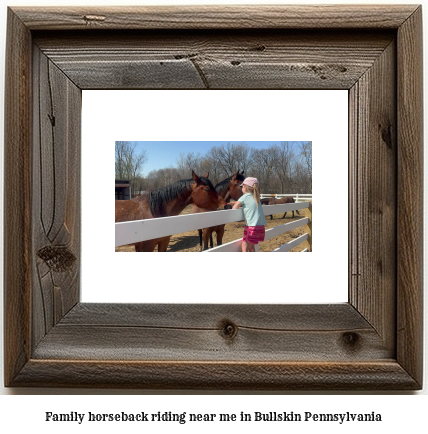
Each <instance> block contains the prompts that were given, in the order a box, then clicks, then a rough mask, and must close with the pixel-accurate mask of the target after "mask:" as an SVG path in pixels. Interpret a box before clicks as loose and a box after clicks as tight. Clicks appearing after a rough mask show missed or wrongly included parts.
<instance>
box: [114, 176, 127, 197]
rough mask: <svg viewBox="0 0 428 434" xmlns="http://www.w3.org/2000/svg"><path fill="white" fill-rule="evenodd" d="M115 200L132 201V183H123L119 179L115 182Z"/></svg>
mask: <svg viewBox="0 0 428 434" xmlns="http://www.w3.org/2000/svg"><path fill="white" fill-rule="evenodd" d="M115 199H116V200H129V199H131V181H122V180H118V179H116V180H115Z"/></svg>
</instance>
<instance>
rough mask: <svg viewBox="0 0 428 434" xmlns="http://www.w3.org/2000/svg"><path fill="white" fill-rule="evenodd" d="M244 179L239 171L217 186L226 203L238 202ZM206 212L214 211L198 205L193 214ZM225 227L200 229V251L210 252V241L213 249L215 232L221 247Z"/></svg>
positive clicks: (193, 209) (194, 206)
mask: <svg viewBox="0 0 428 434" xmlns="http://www.w3.org/2000/svg"><path fill="white" fill-rule="evenodd" d="M244 179H245V176H244V171H242V172H239V170H238V171H237V172H236V173H235V174H234V175H232V176H229V177H228V178H226V179H223V181H221V182H219V183H218V184H217V185H216V186H215V189H216V192H217V193H218V194H219V195H220V196H221V197H222V198H224V200H225V202H226V203H227V202H228V201H229V200H231V199H233V200H238V199H239V198H240V197H241V196H242V188H241V184H242V182H243V181H244ZM225 208H227V207H225ZM206 211H214V210H210V209H203V208H199V207H197V206H196V205H193V208H192V213H200V212H206ZM224 227H225V225H217V226H211V227H209V228H204V229H198V233H199V246H200V251H202V250H208V239H209V240H210V248H211V249H212V248H213V246H214V243H213V236H212V234H213V232H216V234H217V245H218V246H221V245H222V241H223V235H224ZM202 245H203V248H202Z"/></svg>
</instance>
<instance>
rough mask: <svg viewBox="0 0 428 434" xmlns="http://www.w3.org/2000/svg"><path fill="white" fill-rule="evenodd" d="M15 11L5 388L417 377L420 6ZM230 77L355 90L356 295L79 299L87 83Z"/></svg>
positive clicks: (251, 83) (401, 384)
mask: <svg viewBox="0 0 428 434" xmlns="http://www.w3.org/2000/svg"><path fill="white" fill-rule="evenodd" d="M8 14H9V16H8V41H7V44H8V46H7V50H6V52H7V53H8V57H7V63H6V69H7V72H6V122H5V126H6V128H5V148H6V149H5V200H6V202H5V225H6V227H7V228H8V230H7V231H6V232H5V330H6V333H5V383H6V385H7V386H67V387H70V386H71V387H73V386H75V387H78V386H83V387H95V386H96V387H140V388H141V387H144V388H169V389H171V388H177V387H178V388H222V389H226V390H230V389H240V388H243V389H247V388H249V389H255V388H258V389H280V390H287V389H309V390H316V389H341V390H344V389H348V390H349V389H365V390H371V389H396V390H397V389H418V388H421V386H422V217H423V214H422V212H423V211H422V210H423V204H422V200H423V197H422V169H423V168H422V54H421V41H422V37H421V11H420V8H418V7H417V6H398V7H394V6H391V5H388V6H372V5H367V6H320V7H305V6H296V7H291V6H286V7H279V8H276V7H248V8H247V7H245V8H238V7H236V8H233V7H232V8H229V7H223V6H222V7H209V8H204V7H200V8H193V7H180V8H177V7H174V8H131V9H130V8H41V9H34V8H14V9H13V10H12V9H9V12H8ZM302 16H303V17H304V19H303V18H302ZM363 28H364V29H368V28H371V29H373V30H374V32H373V33H367V32H366V31H365V32H361V31H359V30H358V29H363ZM88 29H90V30H91V31H90V32H87V31H86V30H88ZM293 29H294V30H293ZM314 29H323V30H322V31H317V32H315V31H314ZM332 29H336V31H337V33H334V32H332ZM337 29H341V30H340V31H338V30H337ZM356 29H357V30H356ZM30 30H31V31H30ZM124 30H126V32H123V31H124ZM128 30H129V31H128ZM136 30H138V32H135V31H136ZM142 30H144V31H142ZM159 30H165V32H159ZM166 30H167V31H166ZM297 30H298V31H297ZM392 30H393V32H392ZM110 31H114V32H116V34H115V35H113V36H112V33H111V32H110ZM119 31H120V32H119ZM50 32H52V33H50ZM363 33H366V34H365V35H363ZM173 36H174V37H173ZM315 36H316V37H315ZM174 38H176V41H174ZM12 46H13V49H12ZM73 60H74V61H75V63H73ZM127 66H129V68H130V69H129V71H127V70H126V67H127ZM293 68H294V69H293ZM343 68H345V69H346V70H344V69H343ZM140 69H141V71H142V72H141V73H140ZM322 77H324V78H322ZM222 86H223V87H227V88H232V89H233V88H242V87H246V88H250V89H258V88H263V89H274V88H278V89H282V88H317V87H318V86H319V88H332V89H336V88H348V89H349V108H350V116H349V120H350V124H349V125H350V130H349V137H350V140H349V147H350V177H349V182H350V184H349V197H350V201H349V216H350V234H349V241H350V249H349V258H350V273H349V303H345V304H340V305H303V306H302V305H300V306H299V305H297V306H293V305H278V306H264V305H252V306H249V305H227V304H225V305H98V304H95V305H91V304H81V303H79V302H78V293H79V268H80V267H79V260H80V248H79V242H80V221H79V219H80V214H79V205H78V204H79V195H80V193H79V192H80V185H79V182H80V181H79V180H80V162H79V158H80V157H79V154H80V138H79V137H80V110H81V95H80V92H81V90H82V89H84V88H95V87H96V88H106V89H108V88H112V89H117V88H133V87H138V88H159V89H163V88H169V87H174V88H175V87H176V88H210V89H216V88H222ZM31 95H33V98H32V100H31V97H30V96H31ZM32 101H33V102H32ZM73 257H74V258H75V260H73ZM397 278H398V280H397Z"/></svg>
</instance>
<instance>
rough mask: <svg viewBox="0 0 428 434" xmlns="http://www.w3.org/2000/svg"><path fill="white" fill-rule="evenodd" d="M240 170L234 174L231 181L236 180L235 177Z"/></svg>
mask: <svg viewBox="0 0 428 434" xmlns="http://www.w3.org/2000/svg"><path fill="white" fill-rule="evenodd" d="M238 173H239V170H238V171H237V172H236V173H235V174H234V175H233V176H232V179H231V180H230V181H231V182H233V181H235V179H236V178H237V177H238Z"/></svg>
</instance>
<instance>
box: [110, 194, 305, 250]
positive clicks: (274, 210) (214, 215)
mask: <svg viewBox="0 0 428 434" xmlns="http://www.w3.org/2000/svg"><path fill="white" fill-rule="evenodd" d="M299 209H307V211H306V217H305V218H301V219H299V220H295V221H293V222H290V223H285V224H283V225H280V226H277V227H275V228H271V229H268V230H267V231H266V237H265V241H267V240H269V239H271V238H274V237H276V236H278V235H281V234H283V233H285V232H288V231H291V230H293V229H297V228H299V227H301V226H307V232H306V233H305V234H304V235H302V236H300V237H298V238H296V239H294V240H292V241H290V242H289V243H287V244H285V245H283V246H281V247H279V248H278V249H275V250H274V252H288V251H289V250H291V249H292V248H294V247H296V246H298V245H299V244H301V243H305V244H306V245H307V248H306V249H305V250H304V251H310V250H311V245H312V233H311V232H312V221H311V219H312V213H311V210H312V205H311V203H310V202H299V203H289V204H285V205H267V206H263V211H264V213H265V215H272V214H279V213H284V212H288V211H295V210H299ZM243 220H244V212H243V210H242V208H240V209H233V210H223V211H213V212H205V213H199V214H187V215H181V216H174V217H160V218H155V219H147V220H134V221H129V222H121V223H115V246H123V245H126V244H132V243H136V242H139V241H146V240H151V239H154V238H160V237H165V236H169V235H175V234H181V233H183V232H189V231H193V230H198V229H203V228H208V227H211V226H217V225H221V224H226V223H232V222H239V221H243ZM241 243H242V239H239V240H235V241H232V242H230V243H227V244H223V245H221V246H218V247H215V248H213V249H210V250H206V251H205V252H240V251H241ZM257 247H258V246H257Z"/></svg>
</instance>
